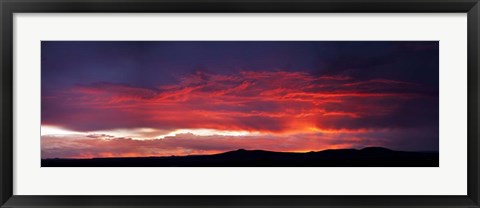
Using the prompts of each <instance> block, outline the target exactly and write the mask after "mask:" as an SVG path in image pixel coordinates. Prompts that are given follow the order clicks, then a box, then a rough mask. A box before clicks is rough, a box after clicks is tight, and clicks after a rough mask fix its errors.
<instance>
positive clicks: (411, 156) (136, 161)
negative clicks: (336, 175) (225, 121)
mask: <svg viewBox="0 0 480 208" xmlns="http://www.w3.org/2000/svg"><path fill="white" fill-rule="evenodd" d="M438 164H439V163H438V152H404V151H393V150H390V149H386V148H382V147H367V148H364V149H361V150H357V149H336V150H324V151H319V152H308V153H290V152H270V151H263V150H243V149H240V150H236V151H231V152H224V153H220V154H214V155H190V156H168V157H135V158H131V157H129V158H125V157H123V158H93V159H43V160H42V167H438Z"/></svg>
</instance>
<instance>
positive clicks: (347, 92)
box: [42, 71, 425, 132]
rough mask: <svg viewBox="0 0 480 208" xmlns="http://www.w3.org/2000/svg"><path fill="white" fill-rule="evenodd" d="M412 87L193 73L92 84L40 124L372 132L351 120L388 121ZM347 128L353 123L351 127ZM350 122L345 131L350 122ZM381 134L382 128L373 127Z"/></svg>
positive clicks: (413, 93)
mask: <svg viewBox="0 0 480 208" xmlns="http://www.w3.org/2000/svg"><path fill="white" fill-rule="evenodd" d="M418 89H419V87H418V86H417V85H415V84H411V83H406V82H402V81H395V80H387V79H373V80H366V81H361V82H359V81H353V80H352V79H351V78H349V77H344V76H338V77H337V76H319V77H315V76H311V75H309V74H306V73H301V72H254V71H244V72H241V73H240V74H237V75H215V74H207V73H202V72H198V73H196V74H193V75H190V76H186V77H182V78H180V82H179V83H178V84H176V85H169V86H158V87H157V88H154V89H148V88H141V87H135V86H129V85H122V84H112V83H98V84H92V85H81V86H75V87H73V88H72V89H70V90H66V91H63V92H61V93H58V94H57V95H56V96H49V97H45V98H44V100H43V105H44V106H45V108H46V109H47V110H45V112H43V115H45V116H44V117H43V120H42V123H43V124H49V125H57V126H63V127H65V128H68V129H72V130H78V131H93V130H102V129H115V128H145V127H148V128H156V129H163V130H174V129H179V128H188V129H191V128H211V129H219V130H247V131H260V132H290V131H295V132H297V131H302V130H304V131H308V129H312V128H325V129H330V130H331V129H336V127H335V126H332V125H327V124H325V122H330V121H335V122H336V123H341V125H340V126H339V127H338V129H349V128H355V129H356V128H376V126H375V123H369V124H368V125H365V126H362V125H359V124H357V123H356V122H355V121H356V120H361V119H362V118H373V119H377V120H379V123H381V122H382V120H383V119H391V118H390V117H389V115H391V114H395V113H396V112H397V111H398V110H399V109H401V107H402V105H403V104H404V103H406V102H409V101H411V100H415V99H423V98H424V97H425V95H424V94H422V92H420V91H418ZM352 121H353V122H352ZM350 122H352V123H355V124H354V125H351V126H349V123H350ZM379 126H380V127H383V125H379Z"/></svg>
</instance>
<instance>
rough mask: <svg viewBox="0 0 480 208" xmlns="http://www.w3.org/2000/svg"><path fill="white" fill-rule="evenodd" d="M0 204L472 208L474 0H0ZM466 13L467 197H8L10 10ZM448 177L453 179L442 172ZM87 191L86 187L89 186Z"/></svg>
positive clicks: (475, 168)
mask: <svg viewBox="0 0 480 208" xmlns="http://www.w3.org/2000/svg"><path fill="white" fill-rule="evenodd" d="M0 7H1V31H2V32H1V34H0V35H1V43H0V44H1V45H0V47H1V52H0V53H1V54H0V63H1V67H2V68H1V84H0V88H1V90H0V93H1V94H0V99H1V102H0V105H1V108H0V109H1V117H2V120H1V121H2V125H1V127H0V134H1V143H0V149H1V150H0V152H1V153H0V154H1V155H0V161H1V163H0V170H1V171H0V174H1V177H0V185H1V189H0V204H1V207H117V206H118V207H177V208H184V207H205V208H206V207H211V208H214V207H236V208H239V207H252V208H253V207H262V208H266V207H373V206H375V207H480V202H479V200H480V195H479V193H480V192H479V187H480V186H479V185H480V180H479V177H480V176H479V163H480V161H479V149H480V146H479V142H478V140H479V135H480V128H478V125H479V122H478V118H479V112H480V111H479V103H478V102H479V98H480V97H479V95H478V93H479V87H480V86H479V80H480V76H479V75H480V73H478V71H479V70H480V67H479V59H480V57H479V55H480V53H479V50H480V47H479V46H480V45H479V43H480V42H479V35H480V34H479V32H480V29H479V20H480V16H479V13H480V4H479V0H335V1H332V0H223V1H221V0H84V1H78V0H0ZM81 12H88V13H112V12H127V13H145V12H147V13H154V12H165V13H186V12H194V13H196V12H212V13H225V12H227V13H258V12H265V13H283V12H286V13H307V12H308V13H316V12H329V13H344V12H345V13H352V12H354V13H417V12H425V13H467V14H468V150H467V151H468V195H465V196H413V195H410V196H372V195H365V196H328V195H322V196H253V195H252V196H245V195H242V196H231V195H228V196H90V195H82V196H25V195H13V179H14V174H13V148H12V144H13V138H14V137H13V120H14V117H13V109H14V108H15V106H14V103H13V90H14V89H13V51H12V50H13V39H14V37H13V14H14V13H81ZM445 180H455V178H445ZM92 189H94V187H92Z"/></svg>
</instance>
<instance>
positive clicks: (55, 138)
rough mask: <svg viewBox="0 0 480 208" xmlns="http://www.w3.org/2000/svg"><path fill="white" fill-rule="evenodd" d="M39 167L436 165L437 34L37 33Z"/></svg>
mask: <svg viewBox="0 0 480 208" xmlns="http://www.w3.org/2000/svg"><path fill="white" fill-rule="evenodd" d="M40 139H41V147H39V148H41V166H42V167H439V42H438V41H42V42H41V137H40Z"/></svg>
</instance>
